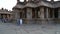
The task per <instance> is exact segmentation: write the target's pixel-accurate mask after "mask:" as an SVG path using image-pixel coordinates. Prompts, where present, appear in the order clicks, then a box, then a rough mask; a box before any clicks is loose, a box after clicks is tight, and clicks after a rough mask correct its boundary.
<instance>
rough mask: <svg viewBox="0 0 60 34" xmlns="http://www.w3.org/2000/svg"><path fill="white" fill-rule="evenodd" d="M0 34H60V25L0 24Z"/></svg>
mask: <svg viewBox="0 0 60 34" xmlns="http://www.w3.org/2000/svg"><path fill="white" fill-rule="evenodd" d="M0 34H60V25H36V24H35V25H31V24H30V25H21V26H17V25H15V24H12V23H0Z"/></svg>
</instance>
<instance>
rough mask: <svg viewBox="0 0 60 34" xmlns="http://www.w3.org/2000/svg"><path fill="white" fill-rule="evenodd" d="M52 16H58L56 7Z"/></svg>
mask: <svg viewBox="0 0 60 34" xmlns="http://www.w3.org/2000/svg"><path fill="white" fill-rule="evenodd" d="M54 17H55V18H58V8H57V9H54Z"/></svg>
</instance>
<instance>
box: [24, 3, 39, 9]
mask: <svg viewBox="0 0 60 34" xmlns="http://www.w3.org/2000/svg"><path fill="white" fill-rule="evenodd" d="M25 7H32V8H35V7H38V5H37V3H34V2H28V3H27V4H25Z"/></svg>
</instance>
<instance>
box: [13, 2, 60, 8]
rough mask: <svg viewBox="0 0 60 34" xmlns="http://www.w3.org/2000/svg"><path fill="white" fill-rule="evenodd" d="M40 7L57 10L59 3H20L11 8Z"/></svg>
mask: <svg viewBox="0 0 60 34" xmlns="http://www.w3.org/2000/svg"><path fill="white" fill-rule="evenodd" d="M40 6H46V7H50V8H58V7H60V1H57V2H49V1H39V2H37V3H35V2H33V1H31V2H27V3H24V2H20V3H17V4H16V6H15V7H13V8H26V7H32V8H35V7H40Z"/></svg>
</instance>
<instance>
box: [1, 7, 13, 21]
mask: <svg viewBox="0 0 60 34" xmlns="http://www.w3.org/2000/svg"><path fill="white" fill-rule="evenodd" d="M12 16H13V11H8V10H7V9H3V8H2V9H0V20H2V21H3V19H7V20H8V21H11V19H12Z"/></svg>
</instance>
